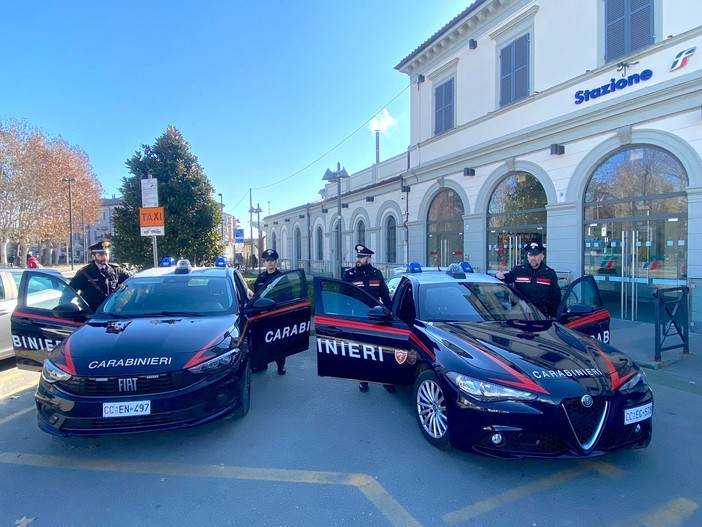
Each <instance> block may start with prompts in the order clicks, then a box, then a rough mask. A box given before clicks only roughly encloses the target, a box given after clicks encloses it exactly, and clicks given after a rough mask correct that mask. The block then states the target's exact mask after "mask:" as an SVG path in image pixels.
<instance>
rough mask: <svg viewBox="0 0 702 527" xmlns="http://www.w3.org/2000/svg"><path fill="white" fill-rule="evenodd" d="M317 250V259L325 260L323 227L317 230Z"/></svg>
mask: <svg viewBox="0 0 702 527" xmlns="http://www.w3.org/2000/svg"><path fill="white" fill-rule="evenodd" d="M315 249H316V253H315V256H316V259H317V260H319V261H322V260H324V232H323V231H322V227H319V226H317V229H315Z"/></svg>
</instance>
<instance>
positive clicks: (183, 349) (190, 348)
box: [49, 316, 238, 376]
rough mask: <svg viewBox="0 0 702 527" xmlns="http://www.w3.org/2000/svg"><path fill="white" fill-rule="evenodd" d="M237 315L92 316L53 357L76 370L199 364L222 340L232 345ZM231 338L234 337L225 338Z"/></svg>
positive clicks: (114, 371) (112, 371) (110, 371)
mask: <svg viewBox="0 0 702 527" xmlns="http://www.w3.org/2000/svg"><path fill="white" fill-rule="evenodd" d="M237 337H238V333H237V330H236V325H235V319H234V318H232V317H231V316H217V317H158V318H156V317H148V318H133V319H128V320H122V319H120V320H95V319H94V320H92V321H90V322H88V323H86V324H84V325H83V326H81V327H80V328H78V330H76V331H75V333H73V334H72V335H71V336H70V337H68V338H67V339H66V340H65V341H64V342H63V344H62V345H61V346H59V347H58V348H57V349H56V350H54V351H53V352H52V353H51V354H50V355H49V359H51V360H52V361H53V362H55V363H57V364H62V365H64V366H65V367H66V368H67V370H68V371H69V372H71V373H73V374H75V375H90V376H100V375H121V374H124V373H129V374H138V375H144V374H151V373H162V372H166V371H176V370H180V369H183V368H186V367H191V366H194V365H195V364H198V363H200V362H202V361H203V360H206V359H208V358H210V356H212V357H214V356H215V355H214V354H213V353H212V352H210V351H209V350H210V349H211V348H212V346H214V345H217V344H220V343H222V344H223V345H224V348H225V349H227V348H228V347H232V346H233V345H234V343H235V342H236V340H237ZM226 339H229V342H223V341H225V340H226Z"/></svg>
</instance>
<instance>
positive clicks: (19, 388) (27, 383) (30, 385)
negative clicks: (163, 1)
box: [0, 380, 37, 400]
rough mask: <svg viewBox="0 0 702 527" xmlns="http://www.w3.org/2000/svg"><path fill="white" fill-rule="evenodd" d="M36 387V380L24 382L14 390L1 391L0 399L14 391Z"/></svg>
mask: <svg viewBox="0 0 702 527" xmlns="http://www.w3.org/2000/svg"><path fill="white" fill-rule="evenodd" d="M36 387H37V381H36V380H34V381H32V382H26V383H24V384H23V385H21V386H18V387H17V388H15V389H14V390H10V391H9V392H2V393H0V400H2V399H7V398H8V397H12V396H13V395H15V394H16V393H19V392H23V391H25V390H29V389H30V388H36Z"/></svg>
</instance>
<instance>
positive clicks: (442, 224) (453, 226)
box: [427, 189, 464, 266]
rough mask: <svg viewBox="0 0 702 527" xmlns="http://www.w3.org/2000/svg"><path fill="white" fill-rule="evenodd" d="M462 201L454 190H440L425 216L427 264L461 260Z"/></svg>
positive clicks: (444, 263)
mask: <svg viewBox="0 0 702 527" xmlns="http://www.w3.org/2000/svg"><path fill="white" fill-rule="evenodd" d="M463 211H464V209H463V202H462V201H461V198H460V197H459V196H458V194H457V193H456V191H454V190H451V189H444V190H442V191H440V192H439V193H438V194H437V195H436V196H434V199H433V200H432V202H431V205H430V206H429V214H428V216H427V252H428V254H427V265H431V266H438V265H443V266H446V265H448V264H450V263H456V262H460V261H463Z"/></svg>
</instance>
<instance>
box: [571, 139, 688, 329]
mask: <svg viewBox="0 0 702 527" xmlns="http://www.w3.org/2000/svg"><path fill="white" fill-rule="evenodd" d="M687 185H688V179H687V172H686V171H685V168H684V167H683V166H682V164H681V163H680V161H678V160H677V159H676V158H675V157H674V156H673V155H672V154H670V153H669V152H667V151H665V150H663V149H661V148H658V147H655V146H651V145H636V146H630V147H627V148H624V149H622V150H620V151H618V152H615V153H614V154H612V155H611V156H609V157H608V158H607V159H605V160H604V161H603V162H602V163H601V164H600V165H599V166H597V168H595V170H594V172H593V173H592V177H591V178H590V181H589V182H588V185H587V188H586V189H585V195H584V196H583V218H584V222H583V245H584V247H583V268H584V269H583V270H584V272H585V273H587V274H592V275H595V276H597V277H598V279H599V280H600V281H599V282H598V285H599V286H600V291H601V293H602V298H603V300H604V302H605V305H606V306H607V308H608V309H609V312H610V314H612V316H615V317H616V316H619V317H621V318H623V319H631V320H639V321H642V322H652V321H653V320H654V315H655V313H654V312H653V303H652V302H651V301H650V298H651V292H652V290H653V289H655V288H657V287H670V286H683V285H686V279H687V258H688V254H687V245H688V243H687V238H688V233H687V219H688V218H687V216H688V203H687V194H686V189H687Z"/></svg>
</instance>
